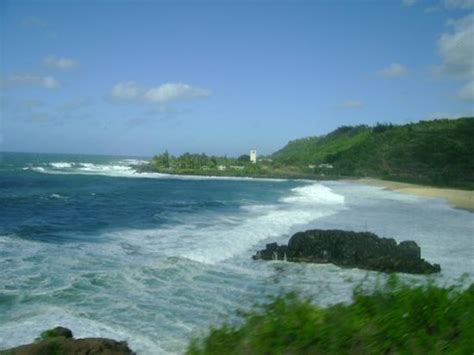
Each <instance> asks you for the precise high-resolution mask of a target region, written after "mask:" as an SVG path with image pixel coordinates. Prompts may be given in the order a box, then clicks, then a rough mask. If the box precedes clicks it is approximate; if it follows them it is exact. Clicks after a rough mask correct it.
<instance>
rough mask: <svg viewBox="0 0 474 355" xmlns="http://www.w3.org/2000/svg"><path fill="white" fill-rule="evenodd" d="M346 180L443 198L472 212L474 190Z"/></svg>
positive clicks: (473, 207)
mask: <svg viewBox="0 0 474 355" xmlns="http://www.w3.org/2000/svg"><path fill="white" fill-rule="evenodd" d="M346 181H348V182H353V183H357V184H364V185H369V186H380V187H384V188H386V189H388V190H393V191H397V192H401V193H405V194H411V195H416V196H421V197H432V198H444V199H446V200H447V201H448V203H449V204H450V205H452V206H453V207H455V208H462V209H464V210H468V211H470V212H474V191H469V190H457V189H448V188H440V187H431V186H423V185H415V184H408V183H403V182H396V181H386V180H378V179H369V178H367V179H358V180H346Z"/></svg>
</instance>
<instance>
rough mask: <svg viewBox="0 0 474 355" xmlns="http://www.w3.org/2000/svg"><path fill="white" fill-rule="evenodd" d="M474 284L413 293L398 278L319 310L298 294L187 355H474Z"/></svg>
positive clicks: (222, 330)
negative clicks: (448, 354)
mask: <svg viewBox="0 0 474 355" xmlns="http://www.w3.org/2000/svg"><path fill="white" fill-rule="evenodd" d="M473 351H474V284H473V285H471V286H470V287H469V288H468V289H466V290H461V289H460V288H459V287H450V288H439V287H437V286H435V285H433V284H429V285H427V286H418V287H414V288H411V287H408V286H406V285H403V284H401V283H400V282H399V281H397V279H396V278H395V277H391V278H390V279H389V281H388V282H387V284H386V285H385V286H384V287H383V288H381V289H376V290H375V291H374V292H373V293H372V294H366V293H364V292H362V291H361V289H360V288H356V290H355V291H354V296H353V303H352V304H350V305H344V304H337V305H334V306H330V307H328V308H320V307H318V306H315V305H314V304H312V303H311V302H310V301H309V300H305V299H301V298H300V297H298V296H297V295H295V294H293V293H291V294H288V295H286V296H283V297H278V298H276V299H274V300H273V301H272V302H271V303H269V304H267V305H264V306H260V307H257V308H255V309H254V310H253V311H251V312H249V313H247V314H245V316H244V322H243V324H242V325H240V326H232V325H228V324H225V325H223V326H221V327H219V328H211V330H210V332H209V334H208V335H207V337H205V338H203V339H194V340H192V341H191V343H190V345H189V347H188V350H187V354H189V355H197V354H242V355H243V354H441V353H450V354H472V353H473Z"/></svg>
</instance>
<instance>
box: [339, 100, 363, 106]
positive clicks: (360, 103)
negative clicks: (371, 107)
mask: <svg viewBox="0 0 474 355" xmlns="http://www.w3.org/2000/svg"><path fill="white" fill-rule="evenodd" d="M342 106H343V107H346V108H361V107H364V106H365V102H364V101H360V100H347V101H344V102H343V103H342Z"/></svg>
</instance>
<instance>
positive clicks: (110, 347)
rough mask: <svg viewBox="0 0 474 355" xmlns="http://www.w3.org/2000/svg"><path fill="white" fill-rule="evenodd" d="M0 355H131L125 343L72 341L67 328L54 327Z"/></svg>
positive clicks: (89, 339)
mask: <svg viewBox="0 0 474 355" xmlns="http://www.w3.org/2000/svg"><path fill="white" fill-rule="evenodd" d="M0 354H1V355H53V354H54V355H59V354H64V355H66V354H67V355H69V354H71V355H73V354H76V355H79V354H81V355H82V354H89V355H99V354H101V355H132V354H134V352H133V351H132V350H130V348H129V347H128V345H127V342H125V341H115V340H112V339H105V338H84V339H74V338H73V337H72V332H71V331H70V330H69V329H68V328H63V327H56V328H54V329H49V330H46V331H44V332H43V333H41V336H40V337H39V338H38V339H37V340H36V342H35V343H32V344H27V345H21V346H18V347H16V348H12V349H7V350H0Z"/></svg>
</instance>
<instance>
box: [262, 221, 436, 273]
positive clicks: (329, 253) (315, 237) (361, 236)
mask: <svg viewBox="0 0 474 355" xmlns="http://www.w3.org/2000/svg"><path fill="white" fill-rule="evenodd" d="M420 255H421V253H420V247H419V246H418V245H417V244H416V243H415V242H413V241H404V242H401V243H400V244H398V245H397V242H396V241H395V240H394V239H391V238H390V239H388V238H379V237H378V236H377V235H375V234H374V233H370V232H348V231H342V230H319V229H315V230H308V231H306V232H299V233H296V234H295V235H293V236H292V237H291V238H290V240H289V242H288V246H286V245H280V246H279V245H278V244H277V243H271V244H267V246H266V248H265V249H263V250H260V251H258V252H257V254H256V255H254V256H253V259H263V260H287V261H294V262H310V263H332V264H335V265H337V266H341V267H356V268H360V269H366V270H375V271H383V272H404V273H409V274H431V273H435V272H440V271H441V267H440V266H439V265H438V264H434V265H431V264H430V263H428V262H427V261H425V260H424V259H421V257H420Z"/></svg>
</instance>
